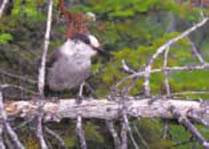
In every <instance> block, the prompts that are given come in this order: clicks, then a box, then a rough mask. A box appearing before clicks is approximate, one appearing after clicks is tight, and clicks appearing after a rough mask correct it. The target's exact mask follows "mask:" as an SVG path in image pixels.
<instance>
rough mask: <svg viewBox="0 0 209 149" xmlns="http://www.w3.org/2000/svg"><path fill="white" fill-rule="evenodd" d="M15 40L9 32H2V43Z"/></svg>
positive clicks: (0, 37)
mask: <svg viewBox="0 0 209 149" xmlns="http://www.w3.org/2000/svg"><path fill="white" fill-rule="evenodd" d="M10 40H13V37H12V35H11V34H9V33H1V34H0V43H7V42H8V41H10Z"/></svg>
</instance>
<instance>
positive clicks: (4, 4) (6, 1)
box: [0, 0, 9, 19]
mask: <svg viewBox="0 0 209 149" xmlns="http://www.w3.org/2000/svg"><path fill="white" fill-rule="evenodd" d="M8 1H9V0H3V2H2V4H1V7H0V19H1V17H2V15H3V12H4V8H5V6H6V4H7V3H8Z"/></svg>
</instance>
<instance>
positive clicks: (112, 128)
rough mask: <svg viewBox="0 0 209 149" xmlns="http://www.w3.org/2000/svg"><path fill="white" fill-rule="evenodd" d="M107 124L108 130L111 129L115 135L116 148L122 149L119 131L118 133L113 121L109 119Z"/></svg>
mask: <svg viewBox="0 0 209 149" xmlns="http://www.w3.org/2000/svg"><path fill="white" fill-rule="evenodd" d="M106 126H107V128H108V130H109V131H110V133H111V135H112V137H113V141H114V146H115V149H120V146H121V140H120V137H119V136H118V133H117V131H116V129H115V128H114V123H113V121H108V120H107V121H106Z"/></svg>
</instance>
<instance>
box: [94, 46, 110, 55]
mask: <svg viewBox="0 0 209 149" xmlns="http://www.w3.org/2000/svg"><path fill="white" fill-rule="evenodd" d="M93 49H94V50H95V51H98V53H99V54H101V55H102V56H105V57H106V56H107V57H109V56H110V54H109V53H107V52H106V51H104V49H102V48H100V47H99V48H97V47H93Z"/></svg>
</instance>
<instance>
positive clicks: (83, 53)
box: [47, 34, 100, 91]
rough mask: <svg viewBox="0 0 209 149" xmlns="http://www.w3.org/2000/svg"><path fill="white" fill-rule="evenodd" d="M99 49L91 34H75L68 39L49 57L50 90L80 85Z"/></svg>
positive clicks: (48, 77) (48, 76)
mask: <svg viewBox="0 0 209 149" xmlns="http://www.w3.org/2000/svg"><path fill="white" fill-rule="evenodd" d="M98 51H100V44H99V41H98V40H97V38H96V37H95V36H93V35H90V34H89V35H86V34H77V35H75V36H74V37H72V38H71V39H68V40H67V41H66V42H65V43H64V44H63V45H62V46H61V47H60V48H59V49H58V50H55V51H54V52H53V53H52V55H51V58H50V61H51V65H50V67H49V68H48V75H47V84H48V87H49V89H50V90H53V91H63V90H66V89H67V90H69V89H72V88H75V87H78V86H79V85H81V84H82V83H83V82H85V80H86V79H87V78H88V77H89V76H90V74H91V72H90V69H91V65H92V64H91V58H92V57H93V56H95V55H96V54H97V53H98Z"/></svg>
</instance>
